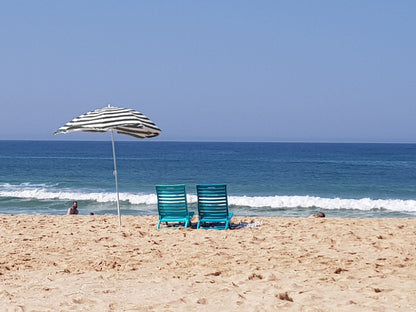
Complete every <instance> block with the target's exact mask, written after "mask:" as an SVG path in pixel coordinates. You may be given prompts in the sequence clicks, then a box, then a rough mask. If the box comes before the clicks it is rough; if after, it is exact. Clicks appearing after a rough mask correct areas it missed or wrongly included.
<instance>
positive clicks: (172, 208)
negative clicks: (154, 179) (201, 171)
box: [156, 184, 194, 229]
mask: <svg viewBox="0 0 416 312" xmlns="http://www.w3.org/2000/svg"><path fill="white" fill-rule="evenodd" d="M156 194H157V209H158V212H159V222H158V223H157V228H158V229H160V224H161V223H162V222H166V225H168V222H184V223H185V227H188V226H189V225H190V223H191V220H192V217H193V216H194V213H193V212H189V211H188V204H187V201H186V190H185V185H183V184H177V185H156Z"/></svg>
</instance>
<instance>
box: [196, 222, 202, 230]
mask: <svg viewBox="0 0 416 312" xmlns="http://www.w3.org/2000/svg"><path fill="white" fill-rule="evenodd" d="M200 226H201V221H198V224H197V225H196V228H197V229H199V227H200Z"/></svg>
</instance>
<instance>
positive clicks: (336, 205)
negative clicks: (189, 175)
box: [0, 184, 416, 212]
mask: <svg viewBox="0 0 416 312" xmlns="http://www.w3.org/2000/svg"><path fill="white" fill-rule="evenodd" d="M0 198H20V199H33V200H64V201H65V200H68V201H71V200H74V199H76V200H85V201H95V202H98V203H106V202H114V201H115V200H116V195H115V194H114V193H112V192H74V191H57V190H55V189H53V188H50V187H48V186H46V185H29V184H21V185H10V184H2V185H0ZM120 200H121V201H125V202H128V203H130V204H132V205H156V204H157V197H156V195H155V194H133V193H120ZM196 202H197V197H196V195H192V194H188V203H190V204H195V203H196ZM229 204H230V205H231V206H236V207H248V208H253V209H256V208H270V209H279V208H315V207H316V208H321V209H358V210H364V211H368V210H371V209H387V210H390V211H403V212H416V200H401V199H370V198H361V199H344V198H321V197H315V196H280V195H276V196H229Z"/></svg>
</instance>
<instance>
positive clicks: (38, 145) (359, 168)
mask: <svg viewBox="0 0 416 312" xmlns="http://www.w3.org/2000/svg"><path fill="white" fill-rule="evenodd" d="M116 153H117V165H118V177H119V189H120V199H121V213H122V215H156V214H157V198H156V195H155V185H156V184H176V183H180V184H186V186H187V193H188V201H189V204H190V210H191V211H196V195H195V194H196V190H195V186H196V184H198V183H226V184H227V186H228V195H229V203H230V210H231V211H233V212H234V214H235V215H236V216H280V217H282V216H283V217H307V216H309V215H310V214H313V213H317V212H319V211H321V212H324V213H325V214H326V216H327V217H362V218H384V217H387V218H389V217H399V218H400V217H411V218H414V217H416V144H314V143H213V142H160V141H151V140H137V141H128V142H127V141H121V142H116ZM115 199H116V196H115V182H114V175H113V158H112V148H111V142H110V141H93V142H86V141H77V142H76V141H0V213H2V214H49V215H63V214H65V213H66V211H67V209H68V207H70V206H71V203H72V201H74V200H76V201H78V206H79V209H80V214H90V213H94V214H117V211H116V205H115Z"/></svg>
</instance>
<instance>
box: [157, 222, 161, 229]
mask: <svg viewBox="0 0 416 312" xmlns="http://www.w3.org/2000/svg"><path fill="white" fill-rule="evenodd" d="M157 228H158V229H160V220H159V222H158V223H157Z"/></svg>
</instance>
